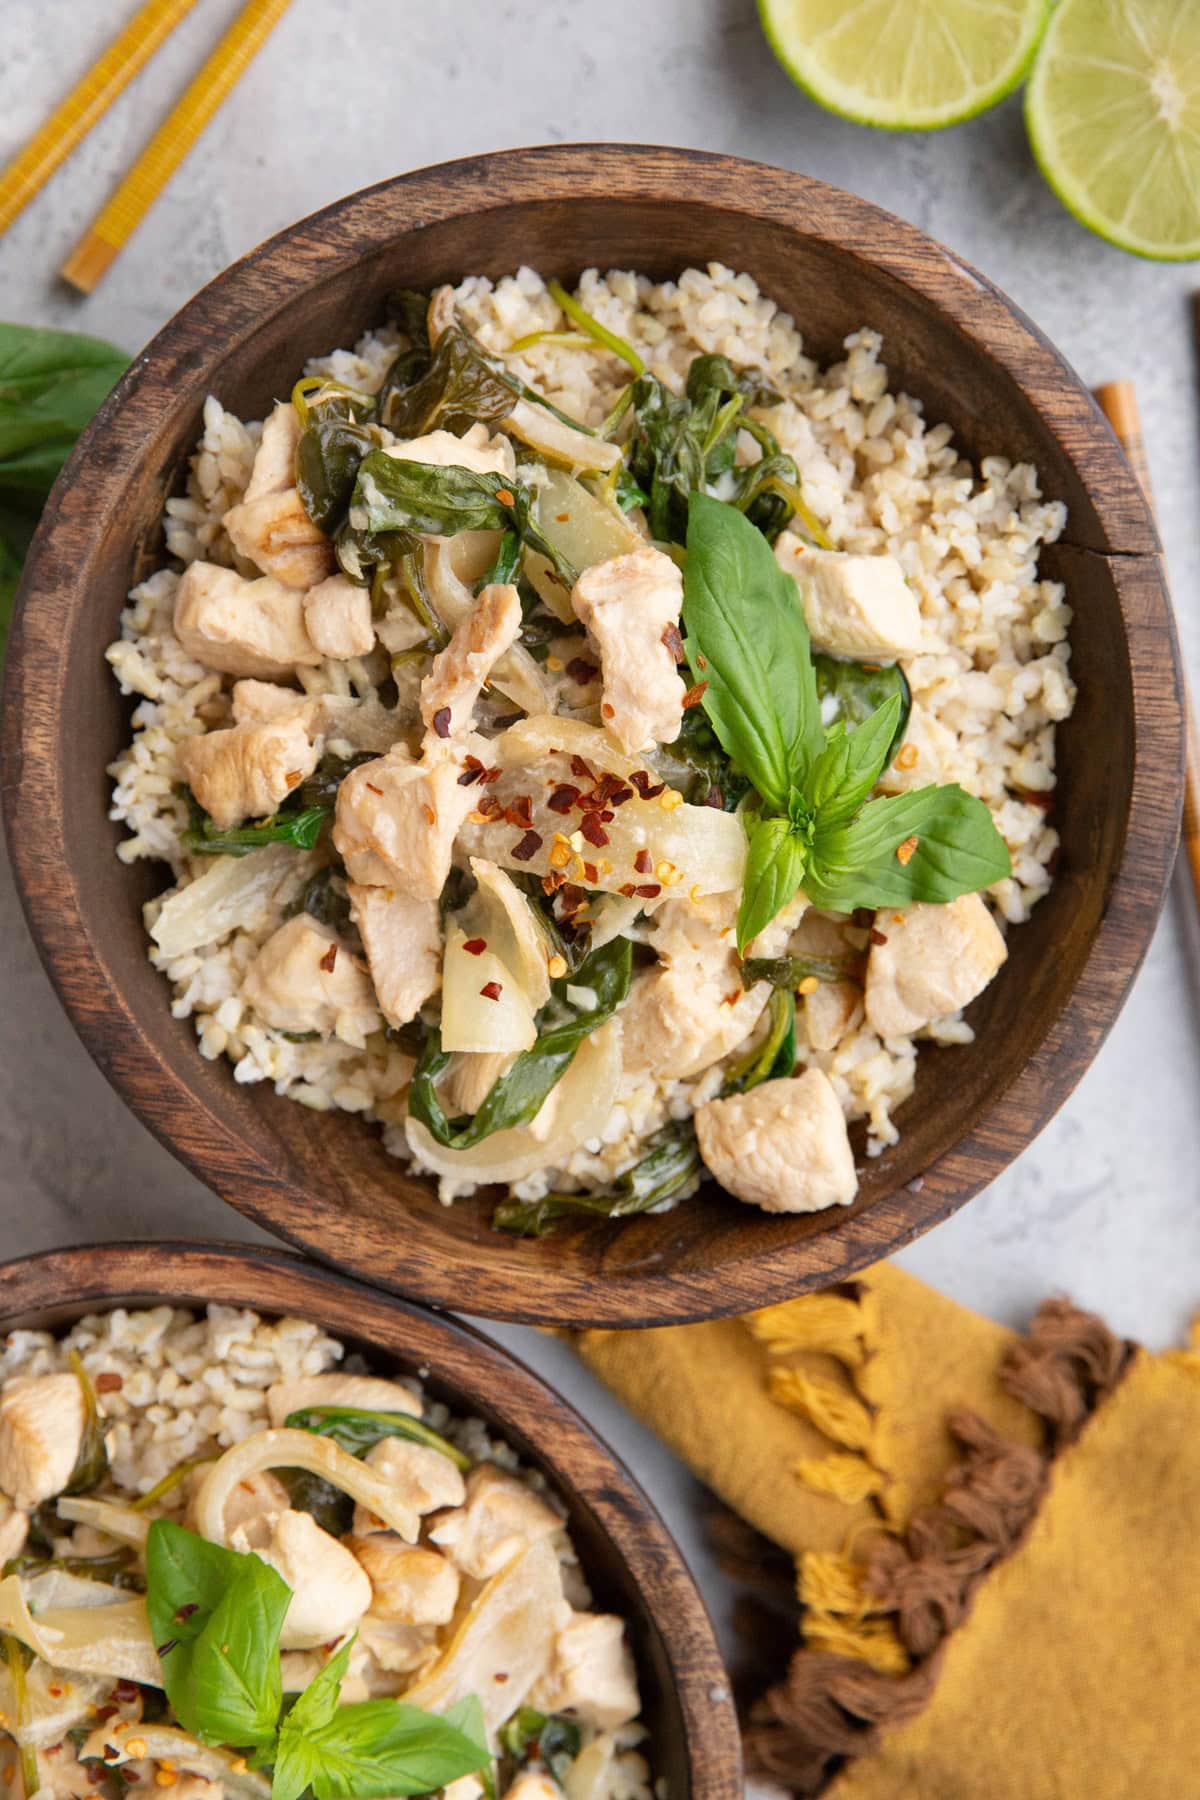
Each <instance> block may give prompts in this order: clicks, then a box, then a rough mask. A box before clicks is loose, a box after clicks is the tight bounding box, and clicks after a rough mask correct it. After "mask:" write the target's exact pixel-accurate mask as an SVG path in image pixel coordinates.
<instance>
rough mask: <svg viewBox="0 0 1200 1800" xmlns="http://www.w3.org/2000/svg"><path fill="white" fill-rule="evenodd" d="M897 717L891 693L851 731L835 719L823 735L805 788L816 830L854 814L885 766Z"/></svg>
mask: <svg viewBox="0 0 1200 1800" xmlns="http://www.w3.org/2000/svg"><path fill="white" fill-rule="evenodd" d="M899 714H900V696H899V695H898V694H893V695H892V697H891V699H890V700H887V701H885V702H884V704H883V705H882V706H881V707H880V708H879V710H878V712H873V713H871V714H870V716H869V717H868V718H866V719H864V720H863V723H862V724H861V725H858V726H856V727H855V729H854V730H853V731H847V729H846V725H845V721H844V720H843V719H839V720H837V722H836V723H835V724H834V725H833V726H832V727H831V728H830V730H829V731H828V732H827V733H826V738H825V748H824V750H822V752H821V754H820V756H818V757H817V759H816V761H815V762H814V763H813V766H812V769H811V770H810V771H809V777H808V782H807V784H806V787H805V799H806V800H807V801H808V804H809V806H810V807H811V809H812V811H813V812H814V813H815V815H816V820H817V825H818V827H820V826H825V827H826V828H829V827H832V826H834V825H845V824H848V823H849V821H850V820H851V819H852V818H853V817H854V815H855V813H856V812H858V810H859V808H860V807H861V806H862V804H863V801H864V800H865V799H866V798H867V795H868V794H869V793H870V792H871V789H872V788H873V787H874V786H875V783H876V782H877V781H878V780H879V777H880V776H881V775H882V774H883V771H884V769H885V768H886V767H887V759H888V756H889V754H890V750H891V745H892V741H893V738H894V736H895V731H896V720H897V718H898V717H899Z"/></svg>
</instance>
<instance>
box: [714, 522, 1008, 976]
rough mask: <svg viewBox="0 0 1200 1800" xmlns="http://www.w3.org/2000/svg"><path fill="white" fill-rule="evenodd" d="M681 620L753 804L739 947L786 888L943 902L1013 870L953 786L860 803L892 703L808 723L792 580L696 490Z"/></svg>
mask: <svg viewBox="0 0 1200 1800" xmlns="http://www.w3.org/2000/svg"><path fill="white" fill-rule="evenodd" d="M683 616H684V624H685V626H686V628H687V642H686V648H687V653H688V662H689V664H690V666H691V668H692V671H693V674H694V676H695V679H696V680H697V682H701V681H703V682H706V683H707V686H706V687H705V689H704V694H703V705H704V709H705V711H706V712H707V714H708V717H709V719H710V720H711V721H712V725H713V729H714V730H715V731H716V734H717V736H718V738H719V739H720V741H721V744H722V746H723V748H724V749H725V752H726V754H727V755H728V756H729V757H731V758H732V760H733V761H734V762H735V763H736V764H737V766H738V767H739V768H740V769H741V770H742V771H743V773H744V774H745V775H746V776H747V777H748V778H749V780H750V781H751V782H752V783H753V784H754V787H755V788H756V789H757V791H758V794H759V795H760V797H761V801H762V805H761V808H760V809H759V810H756V811H755V810H751V811H748V812H747V814H746V818H747V824H748V827H749V832H750V843H749V849H748V852H747V857H746V875H745V881H744V884H743V891H742V903H741V908H740V910H739V912H738V922H737V942H738V948H739V950H741V949H744V948H745V946H746V945H747V944H748V943H749V942H750V940H751V939H752V938H754V937H756V936H757V935H758V933H759V932H760V931H761V930H762V929H763V927H764V926H765V925H768V924H769V923H770V921H771V920H772V919H773V918H774V917H775V915H776V913H777V912H779V911H780V909H781V908H782V907H784V906H785V905H786V904H787V903H788V901H789V900H790V899H791V898H792V896H793V895H794V894H795V893H796V891H797V889H798V888H800V887H803V888H804V891H805V893H806V894H807V895H808V898H809V899H810V900H811V901H812V902H813V904H814V905H816V906H823V907H828V908H829V909H830V910H831V911H836V912H852V911H853V910H854V908H855V907H858V906H869V907H878V906H904V905H907V904H908V903H909V902H911V901H914V900H930V901H935V902H939V903H941V902H945V901H949V900H954V899H957V898H958V897H959V895H961V894H970V893H975V892H977V891H978V890H979V889H980V888H985V887H988V886H990V885H991V883H992V882H994V881H1000V880H1002V879H1003V878H1004V877H1005V876H1007V875H1010V874H1011V873H1012V864H1011V861H1010V859H1009V854H1008V850H1007V848H1006V846H1005V843H1004V840H1003V838H1002V837H1001V836H1000V833H999V832H998V831H997V829H996V825H995V821H994V820H993V818H992V815H991V813H990V812H989V811H988V809H987V807H986V806H985V805H984V804H983V802H982V801H981V800H977V799H975V798H974V797H973V796H972V795H970V794H967V793H965V792H964V790H963V789H962V788H961V787H958V786H956V785H953V784H952V785H949V786H946V787H926V788H918V789H916V790H915V791H914V792H912V793H909V794H900V795H897V796H895V797H893V798H889V799H881V800H870V799H868V796H869V794H870V792H871V789H872V788H873V787H874V786H875V783H876V782H877V781H878V779H879V777H880V775H881V774H882V773H883V771H884V769H885V768H886V767H887V764H888V761H889V759H890V757H891V754H892V748H893V745H894V742H895V737H896V731H897V727H898V725H899V723H900V719H901V714H902V710H903V696H902V694H901V693H900V692H899V691H898V690H897V691H895V692H893V693H892V695H891V697H890V698H889V699H887V700H886V701H885V702H884V703H883V705H881V706H879V707H877V708H876V710H875V711H874V712H871V713H868V714H867V715H866V716H865V717H864V718H863V719H862V722H861V723H859V724H858V725H857V726H856V728H855V729H854V730H853V731H848V730H847V721H846V718H845V717H842V718H839V719H837V720H835V722H834V723H833V724H832V725H831V726H830V727H829V728H828V729H826V728H825V727H824V726H823V725H822V723H821V703H820V698H819V695H818V691H817V681H816V676H815V674H814V670H813V659H812V653H811V649H810V645H809V636H808V627H807V625H806V623H805V619H804V609H803V606H802V605H801V602H800V597H799V594H798V593H797V590H796V585H795V582H794V581H793V580H792V578H791V576H790V575H788V574H787V573H786V572H785V571H784V570H783V569H781V568H780V567H779V565H778V563H777V562H776V561H775V558H774V556H773V555H772V553H771V549H770V546H769V545H768V543H767V541H766V539H765V538H764V537H763V535H762V534H761V532H759V531H758V530H756V529H755V527H754V526H753V525H752V524H751V523H750V521H749V520H748V519H747V518H746V517H744V516H743V514H742V513H741V512H739V510H738V509H737V507H735V506H729V505H725V504H724V503H723V502H721V501H719V500H713V499H710V498H709V496H708V495H706V494H699V493H694V494H692V495H691V498H690V500H689V503H688V534H687V568H686V570H685V573H684V603H683ZM901 851H903V852H904V853H905V854H904V855H898V854H897V852H901Z"/></svg>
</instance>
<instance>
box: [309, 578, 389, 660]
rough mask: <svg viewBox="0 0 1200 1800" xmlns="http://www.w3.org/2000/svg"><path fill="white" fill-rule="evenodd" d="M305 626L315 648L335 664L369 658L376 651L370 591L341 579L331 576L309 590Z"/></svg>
mask: <svg viewBox="0 0 1200 1800" xmlns="http://www.w3.org/2000/svg"><path fill="white" fill-rule="evenodd" d="M304 623H305V626H306V628H307V630H308V635H309V637H310V638H311V639H312V641H313V645H314V647H315V648H316V649H317V650H319V651H320V652H321V655H322V656H328V657H332V658H333V660H334V661H335V662H345V661H347V660H348V659H349V658H350V657H352V656H369V655H370V653H371V651H372V650H373V649H374V648H375V625H374V621H373V620H372V617H371V593H370V589H369V588H365V587H355V585H354V583H353V582H352V581H348V580H347V579H346V577H345V576H344V575H330V576H329V577H328V579H327V580H325V581H319V582H318V583H317V585H316V587H314V588H310V589H309V590H308V592H307V594H305V596H304Z"/></svg>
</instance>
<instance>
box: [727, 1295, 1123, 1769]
mask: <svg viewBox="0 0 1200 1800" xmlns="http://www.w3.org/2000/svg"><path fill="white" fill-rule="evenodd" d="M1128 1354H1129V1352H1128V1346H1126V1345H1125V1344H1123V1343H1122V1342H1121V1340H1120V1339H1119V1338H1116V1337H1114V1335H1113V1334H1112V1332H1110V1331H1109V1330H1108V1328H1107V1326H1106V1325H1104V1324H1103V1322H1102V1321H1101V1320H1100V1319H1098V1318H1096V1317H1095V1315H1094V1314H1091V1313H1085V1312H1080V1311H1079V1310H1078V1309H1077V1308H1076V1307H1074V1306H1072V1305H1071V1303H1070V1302H1069V1301H1067V1300H1049V1301H1047V1302H1045V1304H1044V1305H1043V1306H1041V1307H1040V1308H1039V1310H1038V1313H1037V1315H1036V1317H1035V1319H1034V1321H1033V1324H1032V1326H1031V1328H1030V1331H1029V1335H1028V1337H1027V1338H1026V1339H1025V1340H1023V1341H1022V1342H1021V1343H1020V1344H1018V1345H1016V1346H1015V1347H1014V1348H1013V1350H1012V1351H1011V1352H1010V1353H1009V1355H1008V1357H1007V1358H1006V1361H1005V1364H1004V1368H1003V1370H1002V1376H1001V1378H1002V1380H1003V1381H1004V1384H1005V1386H1006V1387H1007V1388H1008V1390H1009V1392H1010V1393H1012V1394H1013V1395H1014V1396H1015V1397H1016V1398H1017V1399H1019V1400H1021V1401H1023V1402H1024V1404H1025V1405H1027V1406H1028V1407H1030V1408H1031V1410H1032V1411H1034V1412H1036V1413H1038V1414H1039V1415H1040V1416H1041V1417H1042V1418H1043V1419H1044V1420H1045V1421H1046V1425H1047V1435H1048V1440H1049V1444H1048V1449H1047V1451H1046V1452H1044V1453H1042V1452H1038V1451H1035V1450H1030V1449H1028V1448H1026V1447H1025V1446H1024V1445H1020V1444H1011V1443H1008V1442H1006V1441H1005V1440H1003V1439H1002V1438H1000V1437H998V1436H997V1434H996V1433H995V1432H994V1431H993V1430H992V1428H991V1426H989V1425H988V1424H986V1423H985V1421H984V1420H983V1419H981V1418H979V1416H978V1415H977V1414H975V1413H972V1412H969V1411H966V1410H961V1411H958V1412H954V1413H952V1414H950V1416H949V1418H948V1420H947V1423H948V1425H949V1428H950V1430H951V1432H952V1433H953V1435H954V1437H955V1438H956V1440H957V1441H958V1443H959V1444H960V1445H961V1447H962V1451H963V1460H962V1463H961V1464H960V1466H959V1467H958V1468H957V1469H956V1470H955V1471H954V1473H953V1474H952V1476H951V1477H950V1479H949V1481H948V1483H947V1485H946V1490H945V1493H944V1494H943V1496H942V1498H941V1500H940V1501H938V1502H937V1503H936V1504H935V1505H933V1506H929V1507H925V1508H923V1509H922V1510H921V1511H920V1512H919V1513H917V1514H916V1515H915V1516H914V1518H913V1520H912V1522H911V1523H910V1525H909V1527H908V1530H907V1531H906V1533H905V1534H904V1536H903V1538H902V1539H896V1538H886V1537H884V1538H880V1539H879V1540H878V1542H877V1543H875V1544H874V1545H873V1546H872V1549H871V1552H870V1554H869V1557H868V1560H867V1571H868V1572H867V1580H866V1584H867V1587H868V1589H869V1591H870V1592H871V1594H872V1595H873V1596H874V1597H875V1598H876V1599H877V1600H878V1602H879V1604H880V1608H881V1610H883V1611H885V1612H887V1613H889V1614H890V1615H891V1616H892V1618H893V1622H894V1623H895V1625H896V1628H897V1631H898V1634H899V1636H900V1639H901V1641H902V1642H903V1644H904V1645H905V1648H906V1649H907V1650H908V1651H909V1653H910V1654H911V1655H912V1656H913V1658H914V1659H915V1660H916V1666H915V1667H914V1668H913V1669H912V1671H911V1672H910V1673H909V1674H907V1675H904V1676H900V1677H897V1676H894V1675H885V1674H880V1673H879V1672H878V1671H877V1670H874V1669H871V1668H869V1667H867V1666H866V1665H865V1664H863V1663H861V1662H855V1661H851V1660H850V1659H849V1658H847V1657H842V1656H832V1655H829V1654H828V1653H826V1652H823V1651H817V1650H813V1649H810V1648H806V1647H801V1648H800V1649H799V1650H797V1651H795V1653H794V1654H793V1656H792V1659H791V1662H790V1664H789V1667H788V1673H787V1677H786V1679H785V1680H784V1681H782V1682H779V1683H777V1684H776V1685H775V1686H774V1687H771V1688H769V1689H768V1690H767V1692H766V1693H765V1694H763V1695H762V1697H761V1698H760V1699H759V1700H757V1701H756V1702H755V1703H754V1705H753V1706H752V1707H751V1708H750V1712H749V1718H748V1721H747V1724H746V1731H745V1748H746V1762H747V1768H748V1770H749V1771H750V1773H752V1774H760V1775H762V1776H764V1777H767V1778H768V1779H771V1780H773V1781H777V1782H779V1783H781V1784H782V1785H783V1786H784V1787H787V1788H789V1789H790V1790H791V1791H792V1793H793V1794H796V1795H798V1796H809V1795H814V1794H818V1793H819V1792H820V1791H821V1789H822V1788H823V1787H824V1785H825V1783H826V1782H827V1781H828V1780H829V1778H830V1776H831V1775H832V1774H833V1773H834V1771H835V1770H836V1768H837V1767H838V1766H839V1765H840V1764H841V1763H842V1762H843V1761H844V1760H845V1759H846V1758H847V1757H851V1756H863V1755H865V1754H868V1753H869V1752H870V1751H872V1750H874V1749H875V1748H877V1746H878V1744H879V1742H880V1738H881V1735H882V1733H883V1732H884V1731H885V1730H886V1729H888V1728H889V1727H891V1726H895V1725H899V1724H902V1723H903V1722H904V1721H905V1720H906V1719H910V1718H912V1717H914V1716H915V1715H916V1714H917V1713H919V1712H920V1711H921V1709H922V1708H923V1707H924V1706H925V1705H927V1704H928V1701H929V1699H930V1697H931V1695H932V1693H933V1690H934V1687H935V1685H936V1682H937V1675H938V1669H939V1666H940V1661H941V1654H942V1650H943V1646H944V1644H945V1640H946V1638H947V1636H948V1634H949V1633H950V1632H951V1631H953V1630H955V1629H956V1628H957V1627H958V1626H959V1625H961V1623H962V1622H963V1620H964V1619H965V1618H966V1616H967V1613H968V1611H969V1610H970V1604H971V1600H972V1597H973V1595H974V1594H975V1591H976V1589H977V1588H978V1586H979V1584H980V1582H981V1581H982V1580H983V1577H984V1576H985V1575H986V1574H987V1572H988V1570H989V1569H991V1568H992V1567H994V1565H995V1564H996V1563H997V1562H1000V1561H1001V1560H1002V1559H1003V1558H1004V1557H1006V1556H1008V1555H1009V1554H1011V1552H1012V1551H1013V1550H1014V1549H1015V1548H1016V1546H1017V1545H1018V1543H1019V1542H1020V1541H1021V1539H1022V1537H1023V1536H1024V1535H1025V1533H1026V1532H1027V1531H1028V1530H1029V1529H1030V1527H1031V1526H1032V1524H1033V1521H1034V1519H1035V1518H1036V1516H1037V1512H1038V1508H1039V1505H1040V1503H1041V1499H1042V1496H1043V1494H1044V1492H1045V1490H1046V1486H1047V1483H1048V1480H1049V1473H1050V1462H1051V1458H1052V1457H1053V1456H1054V1455H1055V1454H1057V1452H1058V1451H1059V1450H1060V1449H1062V1448H1063V1447H1064V1446H1065V1445H1066V1444H1069V1443H1070V1442H1072V1441H1073V1439H1074V1438H1075V1437H1077V1436H1078V1434H1079V1432H1080V1431H1081V1429H1082V1428H1083V1425H1084V1424H1085V1423H1086V1421H1087V1419H1088V1417H1089V1415H1090V1414H1091V1413H1092V1412H1093V1411H1094V1409H1095V1408H1096V1406H1097V1405H1099V1403H1100V1402H1101V1401H1102V1400H1103V1399H1104V1398H1105V1397H1106V1396H1107V1395H1108V1394H1109V1393H1111V1391H1112V1389H1113V1388H1114V1387H1115V1385H1116V1383H1117V1382H1118V1381H1119V1379H1120V1376H1121V1373H1122V1371H1123V1369H1124V1367H1125V1365H1126V1362H1127V1360H1128Z"/></svg>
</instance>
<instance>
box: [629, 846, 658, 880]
mask: <svg viewBox="0 0 1200 1800" xmlns="http://www.w3.org/2000/svg"><path fill="white" fill-rule="evenodd" d="M633 866H634V868H635V869H636V870H637V872H638V874H639V875H652V874H653V873H654V858H653V857H652V856H651V854H650V852H649V851H648V850H639V851H638V853H637V855H636V856H635V857H634V859H633Z"/></svg>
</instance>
